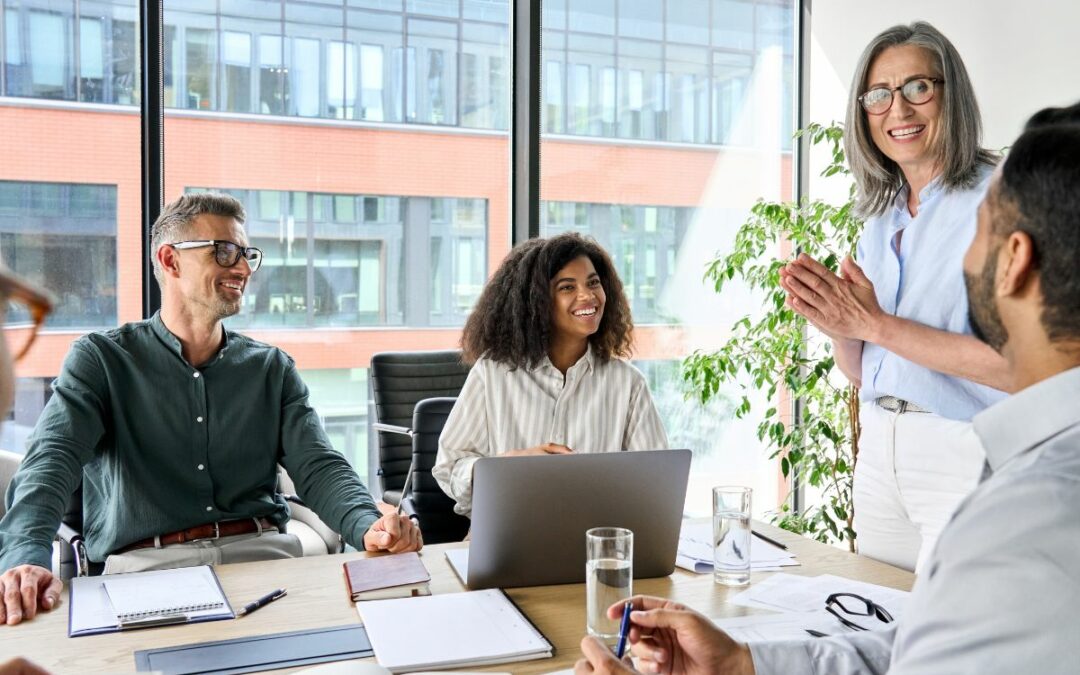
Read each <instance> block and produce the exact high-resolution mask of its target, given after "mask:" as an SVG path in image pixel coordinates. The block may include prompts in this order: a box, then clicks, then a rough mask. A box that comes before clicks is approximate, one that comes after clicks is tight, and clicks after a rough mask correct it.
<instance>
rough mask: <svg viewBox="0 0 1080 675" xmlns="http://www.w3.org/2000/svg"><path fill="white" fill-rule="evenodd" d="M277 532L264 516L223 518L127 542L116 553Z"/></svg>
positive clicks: (276, 527)
mask: <svg viewBox="0 0 1080 675" xmlns="http://www.w3.org/2000/svg"><path fill="white" fill-rule="evenodd" d="M267 530H269V531H271V532H277V531H278V526H277V525H275V524H273V523H272V522H270V521H269V520H267V519H266V518H243V519H241V520H223V521H221V522H218V523H207V524H206V525H196V526H195V527H189V528H187V529H186V530H177V531H176V532H169V533H168V534H163V535H161V536H160V537H147V538H146V539H143V540H141V541H137V542H135V543H134V544H128V545H127V546H125V547H124V548H122V549H120V550H119V551H117V553H127V552H128V551H134V550H136V549H140V548H157V547H158V546H170V545H172V544H184V543H187V542H191V541H203V540H206V539H220V538H222V537H235V536H236V535H238V534H248V533H249V532H259V531H264V532H265V531H267Z"/></svg>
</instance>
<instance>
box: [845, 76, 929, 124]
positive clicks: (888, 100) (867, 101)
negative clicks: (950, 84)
mask: <svg viewBox="0 0 1080 675" xmlns="http://www.w3.org/2000/svg"><path fill="white" fill-rule="evenodd" d="M938 82H944V80H941V79H939V78H936V77H919V78H916V79H914V80H908V81H907V82H905V83H904V84H902V85H900V86H899V87H893V88H892V89H890V88H889V87H875V88H874V89H871V90H870V91H868V92H866V93H865V94H863V95H862V96H860V97H859V103H861V104H862V107H863V109H864V110H866V112H868V113H870V114H871V115H884V114H885V113H887V112H889V109H890V108H892V104H893V99H894V96H893V93H894V92H897V91H898V92H900V95H901V96H903V97H904V100H905V101H907V102H908V103H910V104H911V105H922V104H924V103H929V102H930V99H932V98H934V85H935V84H937V83H938Z"/></svg>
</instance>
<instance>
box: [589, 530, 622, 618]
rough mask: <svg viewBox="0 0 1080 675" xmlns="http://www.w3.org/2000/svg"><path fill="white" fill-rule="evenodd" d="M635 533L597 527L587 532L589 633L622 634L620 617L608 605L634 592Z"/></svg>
mask: <svg viewBox="0 0 1080 675" xmlns="http://www.w3.org/2000/svg"><path fill="white" fill-rule="evenodd" d="M633 578H634V533H633V532H631V531H630V530H627V529H626V528H622V527H594V528H593V529H591V530H589V531H587V532H586V533H585V603H586V606H587V608H588V612H587V615H586V616H587V618H586V623H587V626H586V627H587V628H588V631H589V635H596V636H597V637H599V638H600V639H602V640H616V639H618V637H619V619H609V618H608V616H607V610H608V607H611V606H612V605H614V604H615V603H616V602H618V601H620V600H626V599H628V598H629V597H630V596H631V595H633Z"/></svg>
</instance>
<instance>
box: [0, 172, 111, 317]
mask: <svg viewBox="0 0 1080 675" xmlns="http://www.w3.org/2000/svg"><path fill="white" fill-rule="evenodd" d="M0 260H3V262H4V264H5V265H7V266H8V267H9V268H11V269H12V270H13V271H14V272H15V273H16V274H20V275H22V276H24V277H26V278H28V279H30V280H31V281H33V282H34V283H36V284H38V285H40V286H42V287H44V288H48V289H49V290H51V291H52V292H53V294H54V295H55V296H56V298H57V300H58V303H57V306H56V309H55V310H54V311H53V313H52V314H51V315H49V318H48V320H47V321H46V323H45V329H46V330H48V329H98V328H107V327H110V326H115V325H116V322H117V318H116V187H115V186H113V185H78V184H68V183H35V182H23V181H0ZM18 318H20V317H8V319H9V320H15V319H18ZM21 318H26V317H21Z"/></svg>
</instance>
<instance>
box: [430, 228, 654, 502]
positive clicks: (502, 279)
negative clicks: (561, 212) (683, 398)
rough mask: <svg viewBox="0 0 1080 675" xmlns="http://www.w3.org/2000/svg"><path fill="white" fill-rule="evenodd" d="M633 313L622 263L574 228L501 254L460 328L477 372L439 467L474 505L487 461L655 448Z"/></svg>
mask: <svg viewBox="0 0 1080 675" xmlns="http://www.w3.org/2000/svg"><path fill="white" fill-rule="evenodd" d="M632 330H633V321H632V319H631V317H630V304H629V302H627V299H626V295H625V294H624V293H623V285H622V281H620V280H619V275H618V273H616V271H615V266H614V264H613V263H612V261H611V258H610V257H609V256H608V254H607V252H605V251H604V249H602V248H601V247H600V246H599V245H598V244H597V243H596V242H595V241H593V240H592V239H588V238H585V237H582V236H581V235H579V234H577V233H566V234H560V235H558V236H555V237H551V238H550V239H531V240H529V241H527V242H525V243H523V244H520V245H518V246H516V247H514V249H513V250H512V251H510V253H509V255H507V256H506V259H505V260H504V261H503V263H502V265H501V266H500V267H499V269H498V271H496V272H495V275H494V276H493V277H492V278H491V281H489V282H488V284H487V286H486V287H485V288H484V292H483V293H482V294H481V296H480V299H479V300H478V301H477V303H476V308H475V309H474V310H473V312H472V314H471V315H470V316H469V320H468V322H467V323H466V324H465V331H464V333H463V335H462V338H461V344H462V347H463V350H464V354H463V358H464V360H465V361H466V362H467V363H472V364H473V366H472V370H471V371H470V372H469V377H468V379H466V381H465V386H464V387H463V388H462V391H461V396H460V397H459V398H458V400H457V403H456V404H455V405H454V409H453V411H452V412H451V413H450V416H449V417H448V418H447V420H446V426H445V428H444V429H443V432H442V435H441V436H440V437H439V453H438V457H437V458H436V463H435V467H434V468H433V469H432V474H433V475H434V476H435V479H436V480H437V481H438V482H439V485H440V486H441V487H442V489H443V490H444V491H445V492H446V494H448V495H449V496H450V497H452V498H453V499H454V500H455V501H456V502H457V504H456V505H455V507H454V510H455V511H457V512H458V513H461V514H463V515H469V514H470V513H471V512H472V472H473V465H474V464H475V463H476V461H477V460H478V459H480V458H481V457H492V456H498V457H511V456H516V455H543V454H565V453H569V452H618V451H620V450H660V449H666V448H667V446H668V441H667V435H666V433H665V432H664V425H663V423H662V422H661V421H660V416H659V414H658V413H657V411H656V406H655V405H654V404H653V400H652V396H650V395H649V387H648V384H647V383H646V381H645V377H644V376H643V375H642V374H641V373H640V372H639V371H638V370H637V369H636V368H634V367H633V366H632V365H630V363H629V362H627V361H625V360H624V359H625V358H626V357H628V356H629V355H630V339H631V331H632Z"/></svg>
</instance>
